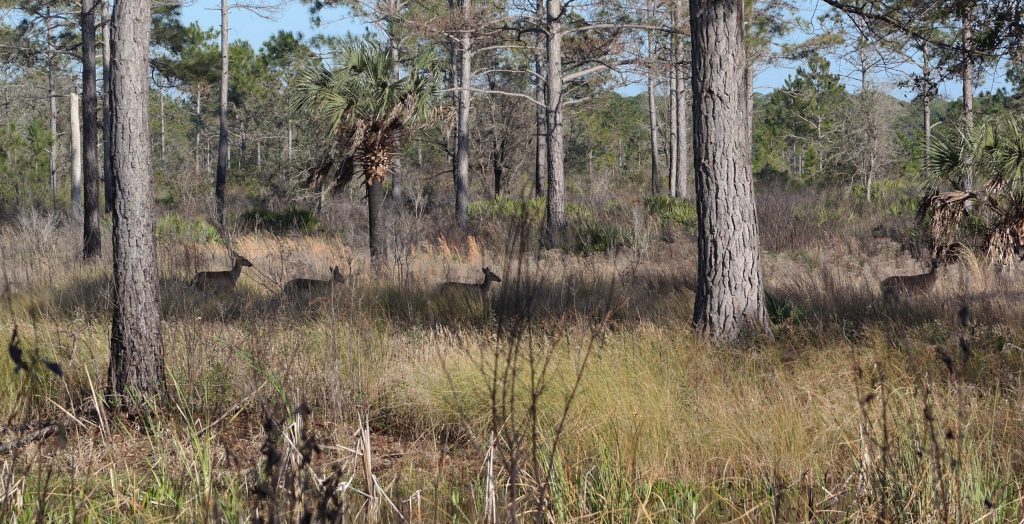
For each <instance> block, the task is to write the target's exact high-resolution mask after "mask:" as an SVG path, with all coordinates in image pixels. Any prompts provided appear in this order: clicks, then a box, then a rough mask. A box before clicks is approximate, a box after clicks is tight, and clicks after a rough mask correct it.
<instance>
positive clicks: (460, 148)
mask: <svg viewBox="0 0 1024 524" xmlns="http://www.w3.org/2000/svg"><path fill="white" fill-rule="evenodd" d="M462 10H463V13H464V14H468V12H469V0H462ZM464 23H468V21H465V22H464ZM471 45H472V40H471V39H470V36H469V31H468V30H467V29H463V30H462V31H460V34H459V74H458V79H459V80H458V83H459V85H458V93H459V99H458V122H457V126H456V131H455V132H456V137H455V223H456V224H458V226H459V228H460V229H462V230H463V231H465V230H466V229H468V228H469V104H470V91H469V88H470V85H469V84H470V81H471V79H472V75H473V69H472V67H473V65H472V61H473V59H472V54H471V53H472V50H471V49H470V47H471Z"/></svg>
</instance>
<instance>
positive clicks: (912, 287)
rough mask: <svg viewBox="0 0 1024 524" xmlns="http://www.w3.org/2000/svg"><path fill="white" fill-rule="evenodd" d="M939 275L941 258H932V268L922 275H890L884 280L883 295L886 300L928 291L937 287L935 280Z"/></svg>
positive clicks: (882, 285)
mask: <svg viewBox="0 0 1024 524" xmlns="http://www.w3.org/2000/svg"><path fill="white" fill-rule="evenodd" d="M938 276H939V259H938V258H933V259H932V267H931V270H930V271H928V272H927V273H922V274H920V275H906V276H895V277H889V278H887V279H885V280H883V281H882V284H881V288H882V297H883V298H885V300H886V301H887V302H888V301H891V300H895V299H896V298H897V297H900V296H911V295H918V294H923V293H928V292H929V291H931V290H932V288H933V287H935V281H936V280H937V279H938Z"/></svg>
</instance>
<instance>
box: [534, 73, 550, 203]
mask: <svg viewBox="0 0 1024 524" xmlns="http://www.w3.org/2000/svg"><path fill="white" fill-rule="evenodd" d="M533 69H534V74H535V75H536V77H535V79H534V81H535V86H534V96H536V98H537V100H544V99H545V98H546V97H547V95H546V94H545V89H544V81H543V80H541V75H543V74H544V64H543V62H542V61H541V59H540V57H539V56H538V57H537V58H536V59H535V60H534V61H533ZM536 121H537V122H536V125H537V132H536V135H537V142H536V144H535V146H536V150H535V151H534V163H533V194H534V196H536V197H542V196H544V178H545V176H546V173H547V163H548V158H547V157H548V136H547V135H548V121H547V117H546V112H545V111H544V108H543V107H542V106H540V105H538V106H537V108H536Z"/></svg>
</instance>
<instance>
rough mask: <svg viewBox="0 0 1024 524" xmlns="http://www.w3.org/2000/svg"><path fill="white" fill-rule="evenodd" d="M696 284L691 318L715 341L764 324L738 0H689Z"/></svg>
mask: <svg viewBox="0 0 1024 524" xmlns="http://www.w3.org/2000/svg"><path fill="white" fill-rule="evenodd" d="M690 27H691V28H692V39H693V64H692V69H693V71H692V85H693V98H694V100H693V114H694V131H693V147H694V166H695V167H696V183H697V184H696V185H697V193H696V195H697V249H698V262H697V290H696V301H695V304H694V313H693V324H694V327H695V329H696V330H697V332H698V333H699V334H701V335H703V336H705V337H708V338H710V339H712V340H716V341H730V340H734V339H735V338H737V337H738V336H739V335H740V333H741V332H743V331H744V330H747V329H750V330H758V331H767V330H768V329H769V322H768V315H767V313H766V310H765V304H764V291H763V287H762V277H761V248H760V239H759V237H758V230H757V219H756V212H755V204H754V187H753V175H752V173H751V165H750V153H749V150H750V144H749V140H750V134H749V133H748V132H747V129H746V126H747V125H748V114H747V113H748V105H747V104H748V97H747V90H748V87H747V78H746V76H747V75H746V70H747V59H746V54H745V50H744V27H743V0H690Z"/></svg>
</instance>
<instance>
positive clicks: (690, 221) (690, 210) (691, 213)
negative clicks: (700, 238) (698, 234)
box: [644, 195, 697, 232]
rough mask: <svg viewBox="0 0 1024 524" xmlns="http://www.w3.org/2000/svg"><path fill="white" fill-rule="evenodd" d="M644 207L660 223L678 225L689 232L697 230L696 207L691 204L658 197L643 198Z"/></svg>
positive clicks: (662, 196)
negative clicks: (659, 220) (658, 219)
mask: <svg viewBox="0 0 1024 524" xmlns="http://www.w3.org/2000/svg"><path fill="white" fill-rule="evenodd" d="M644 207H646V208H647V212H648V213H650V214H652V215H654V216H656V217H658V218H660V219H661V221H662V223H667V224H678V225H680V226H683V227H684V228H686V230H687V231H690V232H694V231H696V230H697V206H696V205H694V203H693V202H690V201H688V200H678V199H675V198H672V197H669V196H665V195H658V196H653V197H647V198H645V199H644Z"/></svg>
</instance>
